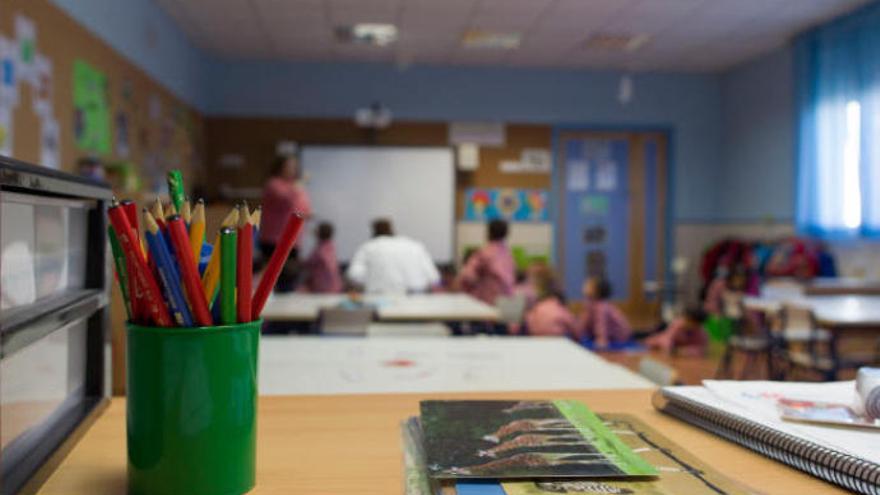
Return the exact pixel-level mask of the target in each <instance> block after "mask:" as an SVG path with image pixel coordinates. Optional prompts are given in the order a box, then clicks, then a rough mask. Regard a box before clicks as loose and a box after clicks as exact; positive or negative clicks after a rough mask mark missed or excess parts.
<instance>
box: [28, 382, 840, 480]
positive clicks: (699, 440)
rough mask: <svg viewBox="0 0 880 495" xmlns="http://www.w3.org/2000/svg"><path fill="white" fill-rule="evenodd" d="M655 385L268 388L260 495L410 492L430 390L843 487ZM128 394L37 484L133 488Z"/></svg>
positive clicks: (751, 471)
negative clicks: (655, 392) (681, 413)
mask: <svg viewBox="0 0 880 495" xmlns="http://www.w3.org/2000/svg"><path fill="white" fill-rule="evenodd" d="M651 393H652V392H651V391H650V390H640V391H635V390H633V391H593V392H584V391H578V392H513V393H493V394H488V393H482V394H430V395H426V394H400V395H370V396H363V395H362V396H331V397H326V396H322V397H315V396H300V397H261V398H260V403H259V411H260V416H259V425H258V447H257V487H256V489H255V490H253V491H252V492H251V494H253V495H270V494H271V495H288V494H297V495H299V494H303V495H345V494H358V495H393V494H398V493H401V490H402V486H403V481H402V477H401V474H402V462H403V460H402V455H401V450H400V432H399V423H400V421H401V420H403V419H405V418H406V417H407V416H411V415H415V414H417V413H418V404H419V400H423V399H508V400H510V399H553V398H567V399H577V400H580V401H583V402H584V403H586V404H588V405H589V406H590V407H591V408H593V409H594V410H595V411H598V412H619V413H629V414H633V415H635V416H637V417H638V418H640V419H641V420H642V421H644V422H645V423H647V424H649V425H650V426H653V427H654V428H656V429H657V430H658V431H660V432H662V433H663V434H664V435H665V436H667V437H668V438H671V439H672V440H673V441H675V442H677V443H678V444H679V445H681V446H682V447H684V448H686V449H688V450H690V451H691V452H692V453H693V454H695V455H697V456H699V457H700V458H701V459H702V460H703V461H705V462H706V463H708V464H709V465H711V466H714V467H715V468H716V469H718V471H720V472H721V473H723V474H725V475H726V476H728V477H730V478H732V479H734V480H736V481H739V482H740V483H742V484H745V485H747V486H749V487H752V488H754V489H755V490H756V491H759V492H761V493H766V494H791V493H797V494H799V495H809V494H823V495H828V494H842V493H846V492H845V491H843V490H839V489H837V488H835V487H834V486H833V485H831V484H828V483H826V482H824V481H821V480H819V479H817V478H813V477H811V476H809V475H807V474H804V473H801V472H800V471H797V470H795V469H793V468H789V467H787V466H785V465H783V464H780V463H777V462H774V461H771V460H768V459H766V458H764V457H762V456H761V455H759V454H756V453H753V452H752V451H750V450H746V449H744V448H742V447H738V446H736V445H735V444H733V443H730V442H727V441H725V440H722V439H720V438H718V437H715V436H713V435H711V434H709V433H705V432H704V431H703V430H700V429H698V428H696V427H693V426H690V425H688V424H686V423H683V422H680V421H678V420H676V419H674V418H671V417H668V416H665V415H663V414H661V413H658V412H656V411H654V409H653V408H652V407H651V401H650V398H651ZM125 465H126V454H125V401H124V399H114V400H113V403H112V404H111V405H110V407H109V408H107V409H106V410H105V411H104V413H103V414H102V415H101V417H99V418H98V420H97V421H96V422H95V423H94V425H93V426H92V427H91V428H90V429H89V430H88V431H87V432H86V433H85V435H84V436H83V437H82V439H81V440H80V442H79V443H78V444H77V445H76V446H75V447H74V448H73V450H72V451H71V453H70V454H69V456H68V457H67V458H66V459H65V460H64V461H63V462H62V463H61V465H60V466H59V468H58V469H57V470H56V471H55V472H54V473H53V474H52V475H51V476H50V478H49V479H48V481H47V482H46V483H45V484H44V485H43V487H42V488H41V489H40V490H39V492H38V493H40V494H43V495H124V494H125V489H126V478H125V476H126V474H125V469H126V468H125Z"/></svg>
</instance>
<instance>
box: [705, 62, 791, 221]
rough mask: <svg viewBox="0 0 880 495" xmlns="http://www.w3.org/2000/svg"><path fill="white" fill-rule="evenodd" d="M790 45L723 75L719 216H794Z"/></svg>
mask: <svg viewBox="0 0 880 495" xmlns="http://www.w3.org/2000/svg"><path fill="white" fill-rule="evenodd" d="M792 70H793V68H792V52H791V49H790V48H789V47H785V48H783V49H780V50H777V51H775V52H772V53H770V54H768V55H765V56H763V57H761V58H759V59H757V60H754V61H751V62H749V63H746V64H744V65H741V66H739V67H736V68H734V69H732V70H730V71H728V72H727V73H725V74H724V75H723V76H722V78H721V92H722V101H723V106H722V108H723V113H722V115H723V120H722V122H723V125H722V148H721V154H722V156H723V164H724V168H723V172H722V174H721V176H720V178H721V180H720V182H721V183H722V184H723V185H722V187H721V188H720V189H719V200H720V203H719V211H718V213H719V219H721V220H728V221H738V220H764V219H773V220H780V221H790V220H792V218H793V217H794V197H795V195H794V188H795V163H794V122H795V121H794V107H793V105H794V103H793V94H794V79H793V77H794V75H793V72H792Z"/></svg>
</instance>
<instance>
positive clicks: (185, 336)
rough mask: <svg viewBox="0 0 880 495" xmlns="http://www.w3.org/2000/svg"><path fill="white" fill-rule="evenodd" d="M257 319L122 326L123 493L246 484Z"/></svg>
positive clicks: (231, 491) (252, 438) (251, 475)
mask: <svg viewBox="0 0 880 495" xmlns="http://www.w3.org/2000/svg"><path fill="white" fill-rule="evenodd" d="M261 324H262V321H254V322H250V323H241V324H236V325H225V326H216V327H201V328H156V327H142V326H138V325H134V324H128V325H127V330H128V339H127V343H126V357H127V370H128V373H127V394H128V401H127V402H128V407H127V411H126V419H127V439H128V493H129V494H130V495H180V494H187V495H241V494H243V493H246V492H248V491H249V490H250V489H251V488H253V487H254V482H255V479H256V447H257V354H258V349H259V338H260V325H261Z"/></svg>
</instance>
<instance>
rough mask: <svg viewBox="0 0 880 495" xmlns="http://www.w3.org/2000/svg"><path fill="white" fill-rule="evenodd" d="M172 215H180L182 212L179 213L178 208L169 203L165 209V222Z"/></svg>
mask: <svg viewBox="0 0 880 495" xmlns="http://www.w3.org/2000/svg"><path fill="white" fill-rule="evenodd" d="M171 215H180V212H179V211H177V207H176V206H174V203H168V205H167V206H166V207H165V221H166V222H167V221H168V217H170V216H171Z"/></svg>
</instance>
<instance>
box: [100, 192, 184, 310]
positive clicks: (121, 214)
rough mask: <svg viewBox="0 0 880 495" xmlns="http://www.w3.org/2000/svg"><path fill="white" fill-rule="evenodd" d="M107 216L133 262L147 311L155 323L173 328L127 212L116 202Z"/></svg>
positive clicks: (128, 257)
mask: <svg viewBox="0 0 880 495" xmlns="http://www.w3.org/2000/svg"><path fill="white" fill-rule="evenodd" d="M107 215H108V216H109V217H110V223H111V224H112V225H113V230H115V231H116V237H118V238H119V245H120V246H121V247H122V252H123V253H125V258H126V260H131V265H132V267H133V268H134V273H133V274H132V276H134V277H137V279H138V285H139V286H140V287H141V288H142V289H143V293H144V299H143V301H144V304H145V305H146V306H147V311H148V312H149V314H150V316H151V317H152V318H153V322H154V323H155V324H156V325H158V326H160V327H169V326H171V324H172V323H171V315H169V314H168V307H166V306H165V301H163V300H162V293H161V292H159V286H158V285H157V284H156V279H155V278H153V274H152V273H150V269H149V268H148V267H147V263H146V261H144V257H143V254H142V253H141V247H140V245H139V244H138V243H137V238H136V237H135V235H134V229H132V228H131V224H130V223H129V222H128V217H127V215H126V214H125V210H124V209H123V208H120V207H119V204H118V203H115V202H114V204H112V205H111V206H110V208H109V209H108V210H107Z"/></svg>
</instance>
